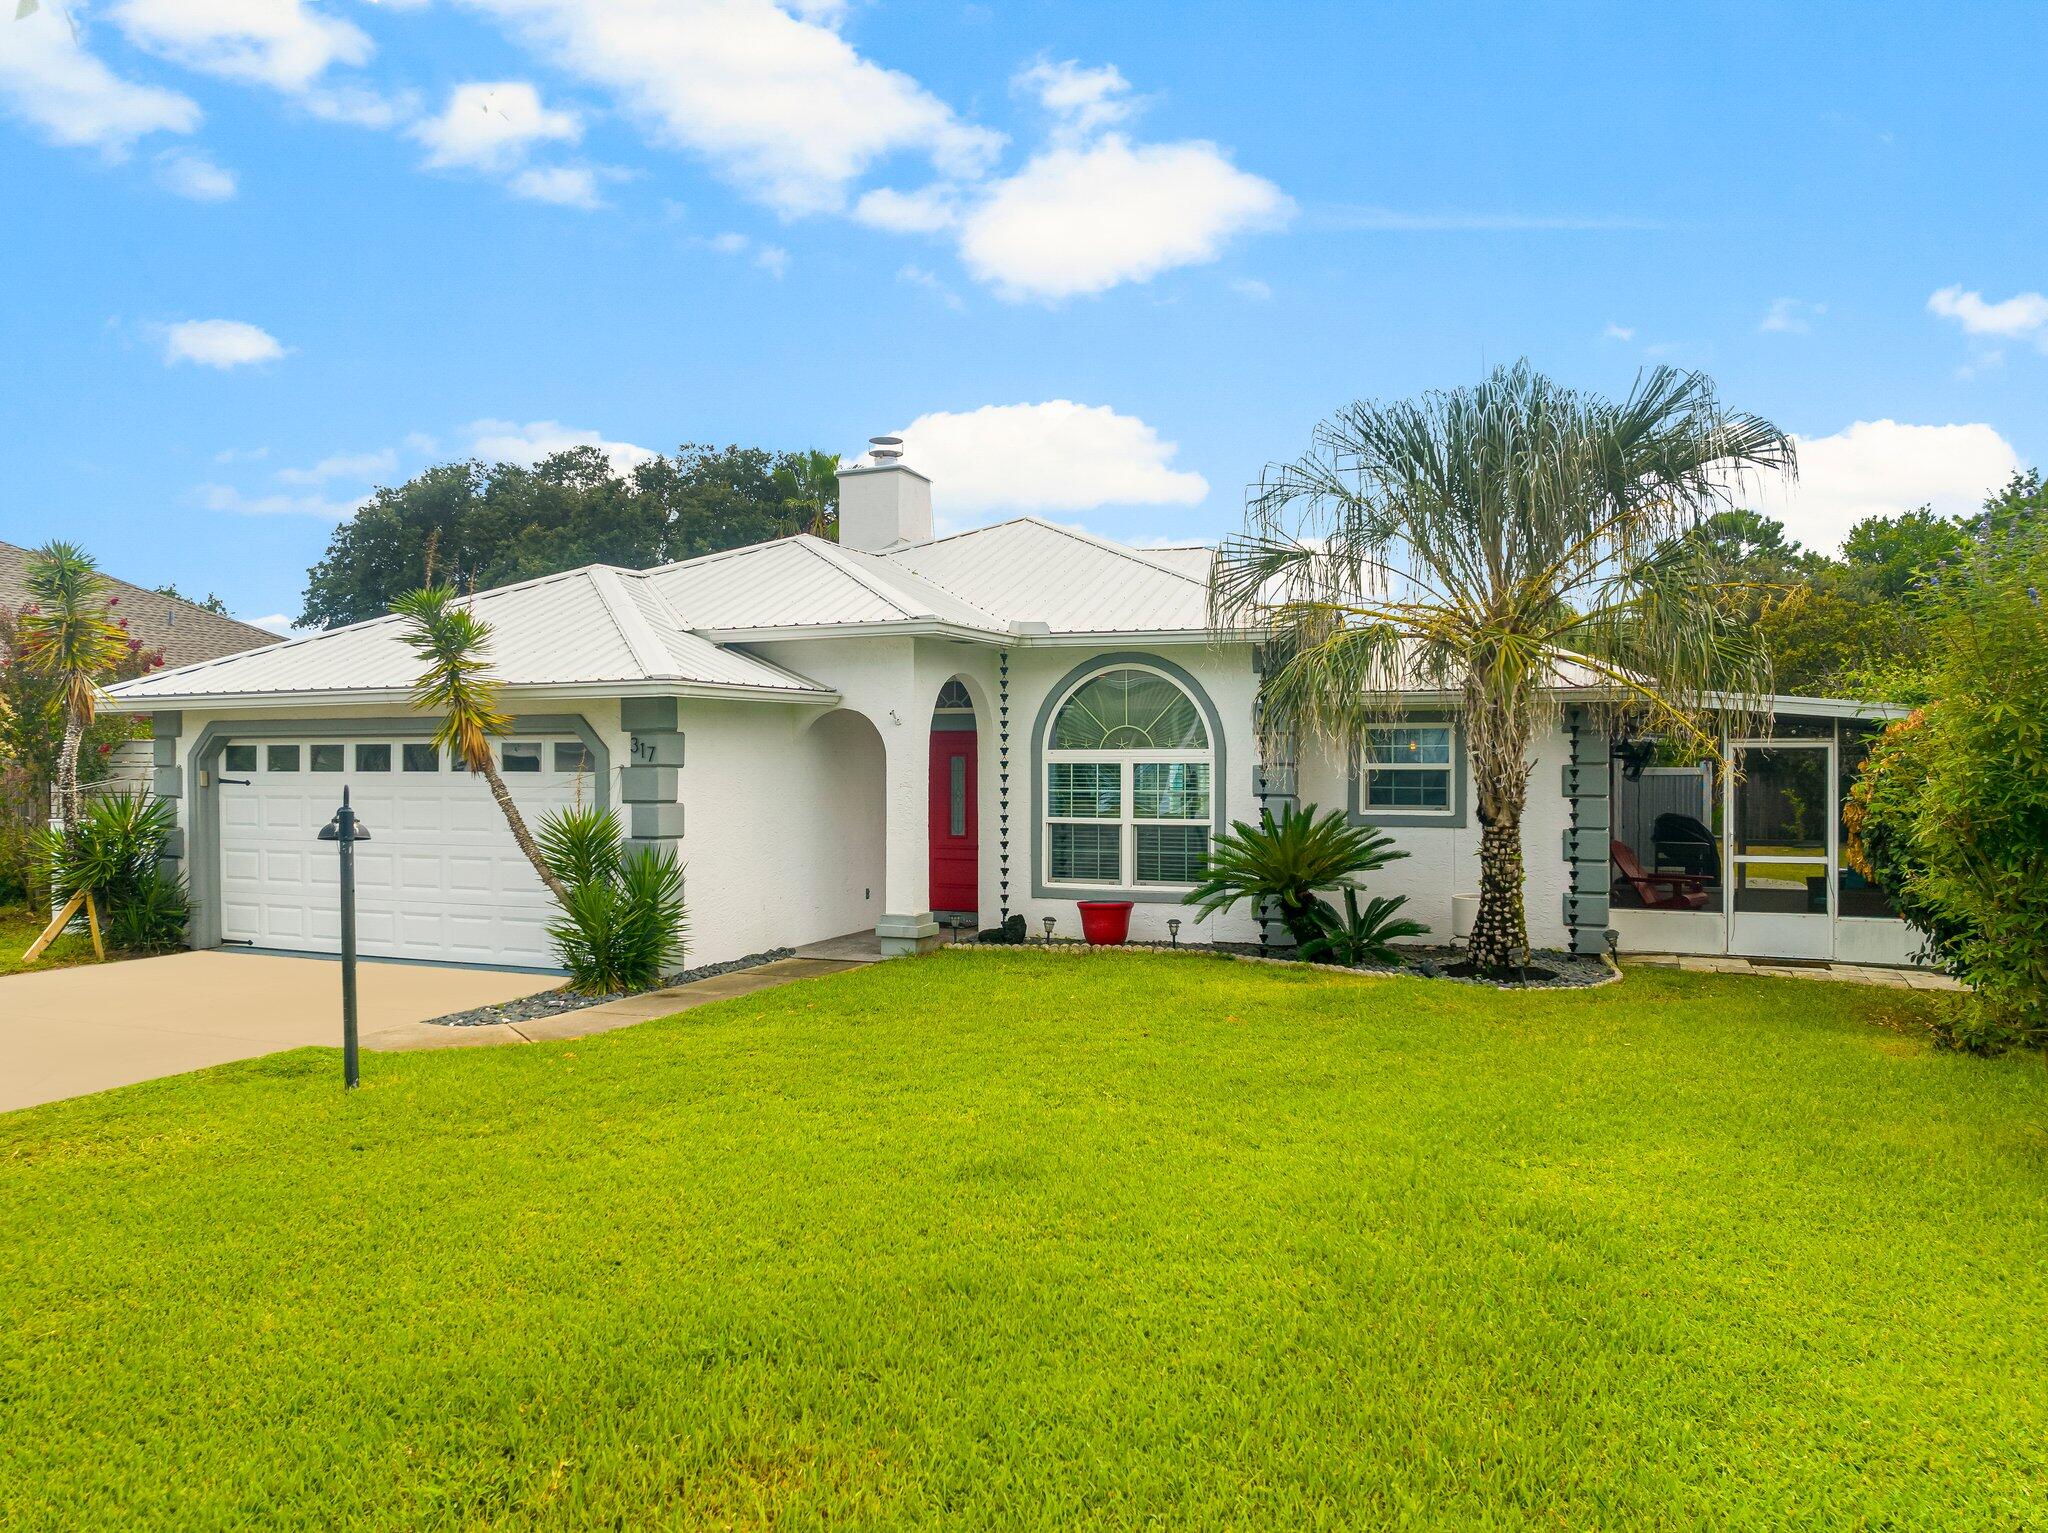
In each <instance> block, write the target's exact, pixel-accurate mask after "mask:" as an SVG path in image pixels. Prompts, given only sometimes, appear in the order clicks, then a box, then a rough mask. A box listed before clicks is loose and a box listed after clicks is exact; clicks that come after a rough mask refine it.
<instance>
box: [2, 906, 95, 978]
mask: <svg viewBox="0 0 2048 1533" xmlns="http://www.w3.org/2000/svg"><path fill="white" fill-rule="evenodd" d="M49 924H50V918H49V917H48V916H47V915H42V916H37V915H32V914H30V913H28V912H26V911H24V910H22V909H21V907H20V906H18V905H8V906H0V977H5V976H6V975H9V974H35V973H38V972H40V971H41V970H43V969H62V968H67V967H69V966H70V965H72V964H75V963H87V962H90V961H91V960H92V956H93V955H92V938H91V937H89V936H87V935H86V934H85V933H83V932H66V933H65V934H64V935H63V936H61V937H59V938H58V939H57V940H56V941H55V942H53V943H51V944H50V945H49V946H48V947H47V948H45V949H43V951H42V952H41V953H40V954H38V955H37V957H36V961H35V962H34V963H26V962H24V961H23V960H22V956H21V955H22V954H24V953H26V952H27V951H28V945H29V944H30V943H31V942H33V941H35V940H36V938H37V937H39V936H41V935H42V932H43V928H44V927H45V926H47V925H49Z"/></svg>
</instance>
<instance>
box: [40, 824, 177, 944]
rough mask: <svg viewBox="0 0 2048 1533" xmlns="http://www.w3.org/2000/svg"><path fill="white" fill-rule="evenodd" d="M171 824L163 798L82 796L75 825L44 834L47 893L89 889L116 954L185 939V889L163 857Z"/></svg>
mask: <svg viewBox="0 0 2048 1533" xmlns="http://www.w3.org/2000/svg"><path fill="white" fill-rule="evenodd" d="M176 829H177V814H176V811H175V810H174V808H173V807H172V805H171V802H170V801H169V800H168V799H161V798H153V797H151V796H149V795H147V794H143V793H107V794H99V795H96V796H94V797H91V798H88V799H87V800H86V802H85V811H84V813H83V814H82V815H80V817H79V820H78V823H77V824H76V825H74V826H71V827H69V828H68V829H67V830H66V831H65V832H64V833H63V834H62V835H58V834H56V833H54V832H45V834H44V838H43V848H44V853H45V856H46V858H47V877H48V881H49V887H50V890H51V892H52V894H53V896H54V897H55V898H56V899H58V900H60V901H61V900H67V899H69V898H70V897H71V896H72V895H73V894H76V893H77V892H78V891H79V890H81V889H85V890H88V891H90V892H91V894H92V897H93V902H94V904H96V905H97V906H98V907H99V909H100V911H101V913H102V915H103V917H104V918H105V919H106V921H107V935H108V939H109V940H110V941H111V942H112V943H113V945H114V946H115V947H117V948H119V949H121V950H122V951H124V952H131V953H157V952H165V951H168V950H170V949H172V948H175V947H181V946H183V944H184V941H185V920H186V916H187V914H188V908H189V907H188V901H187V899H186V894H185V886H184V882H183V880H182V879H180V878H179V877H178V875H177V872H176V870H175V869H174V868H172V867H171V866H170V865H169V864H168V863H167V862H166V861H165V858H164V848H165V846H166V845H168V844H169V842H170V839H171V836H172V834H173V833H174V832H175V831H176Z"/></svg>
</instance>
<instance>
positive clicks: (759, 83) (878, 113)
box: [469, 0, 1002, 214]
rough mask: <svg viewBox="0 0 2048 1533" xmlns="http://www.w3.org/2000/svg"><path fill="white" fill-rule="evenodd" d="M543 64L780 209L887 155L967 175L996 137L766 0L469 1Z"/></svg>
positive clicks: (835, 201)
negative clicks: (607, 95) (597, 91)
mask: <svg viewBox="0 0 2048 1533" xmlns="http://www.w3.org/2000/svg"><path fill="white" fill-rule="evenodd" d="M469 3H470V4H472V5H475V6H477V7H478V8H480V9H482V10H485V11H487V12H489V13H490V14H492V15H494V16H496V17H498V18H499V19H501V20H502V21H504V22H505V23H507V24H508V25H509V26H510V27H511V28H512V29H513V31H514V32H515V33H516V34H517V35H518V36H519V37H520V38H521V39H522V40H523V41H524V42H525V43H526V45H527V46H528V47H529V48H530V49H531V50H532V51H533V52H535V53H536V54H537V55H539V56H540V57H542V58H544V59H546V60H547V61H548V62H549V63H550V64H551V65H554V66H556V67H559V68H563V69H566V70H569V71H572V72H573V73H575V74H576V75H577V76H579V77H580V78H582V79H584V80H586V81H588V82H590V83H592V84H594V85H597V86H601V87H603V88H604V89H606V90H608V91H610V92H611V93H612V94H613V95H614V96H615V97H616V98H617V99H618V101H619V102H620V103H621V104H622V105H623V106H624V107H625V108H626V110H627V111H628V112H630V113H631V114H632V115H633V116H635V117H636V118H638V119H639V120H640V121H641V122H642V123H643V124H645V125H646V126H647V127H648V129H649V130H650V132H651V133H652V134H653V135H654V136H655V137H656V138H658V139H659V140H661V141H662V142H665V143H669V144H673V145H676V146H678V147H681V148H684V149H688V150H690V151H692V152H694V153H697V154H700V155H702V156H704V157H705V158H706V159H707V160H709V161H710V162H711V163H712V164H713V165H714V166H715V167H717V168H718V170H719V171H720V172H721V173H722V174H724V175H725V176H727V177H728V178H730V179H732V180H733V181H735V182H737V183H738V184H739V185H741V186H743V187H744V188H746V189H747V190H748V191H749V192H751V193H752V194H754V195H755V196H757V197H759V198H761V199H762V200H763V201H765V202H767V203H768V204H769V205H770V206H772V207H774V208H776V209H778V210H779V211H781V212H784V213H791V214H794V213H811V212H822V211H832V210H836V209H839V208H841V207H843V206H844V205H845V202H846V198H847V194H848V191H849V189H850V187H851V185H852V183H853V182H854V181H856V180H857V179H858V178H859V177H860V176H861V175H863V174H864V173H865V172H866V171H867V170H868V169H869V167H871V166H872V165H873V164H875V163H876V162H877V161H878V160H880V159H881V158H882V157H884V156H885V155H890V154H896V153H904V152H907V153H912V154H918V155H921V156H923V157H925V158H927V159H929V160H930V161H931V162H932V163H933V164H934V165H935V166H937V167H938V169H939V170H940V172H941V173H942V174H944V175H948V176H968V177H973V176H978V175H980V174H981V173H982V172H983V170H985V168H986V167H987V164H988V162H989V160H990V158H991V157H992V156H993V155H994V153H995V151H996V149H997V148H998V146H999V145H1000V144H1001V142H1002V140H1001V136H1000V135H998V134H994V133H991V132H989V131H987V130H986V129H983V128H977V127H974V126H972V125H970V124H967V123H963V122H961V121H960V120H959V119H958V118H957V117H956V116H955V115H954V113H953V111H952V109H951V108H950V107H948V106H947V105H946V104H945V103H944V102H943V101H940V100H939V99H938V98H937V97H936V96H933V95H932V94H931V93H930V92H929V91H927V90H925V89H924V87H922V86H921V85H919V84H918V83H917V82H916V81H915V80H913V79H911V78H910V76H908V75H905V74H902V73H899V72H898V71H896V70H892V69H885V68H883V67H882V66H881V65H879V64H876V63H874V62H873V61H872V60H870V59H867V58H864V57H862V56H861V54H860V53H859V52H857V51H856V50H855V49H854V47H853V46H852V45H851V44H850V43H848V42H847V41H846V40H845V39H844V38H842V37H841V36H840V35H839V34H838V33H837V32H835V31H833V30H832V29H831V27H830V26H827V25H822V24H820V21H821V20H827V21H829V20H831V19H833V18H834V17H835V16H836V14H837V10H838V7H837V6H836V5H832V6H816V5H814V6H811V7H808V8H807V9H808V13H809V17H810V18H813V19H806V18H805V17H800V16H794V15H791V14H790V13H789V12H787V11H785V10H782V9H780V8H779V7H777V6H775V5H773V4H771V3H769V0H469Z"/></svg>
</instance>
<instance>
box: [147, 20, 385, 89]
mask: <svg viewBox="0 0 2048 1533" xmlns="http://www.w3.org/2000/svg"><path fill="white" fill-rule="evenodd" d="M112 14H113V18H114V21H115V23H116V24H117V25H118V26H119V27H120V28H121V30H122V31H123V32H124V33H125V34H126V35H127V37H128V39H129V41H131V42H133V43H134V44H136V46H138V47H141V48H146V49H148V50H150V51H151V52H153V53H157V54H160V55H162V56H163V57H165V58H168V59H171V60H172V61H174V62H176V63H179V64H183V65H185V66H187V67H188V68H192V69H198V70H202V71H204V72H205V73H207V74H213V75H219V76H221V77H222V78H224V79H230V80H239V81H242V82H243V83H245V84H250V85H266V86H269V87H271V88H272V89H274V90H281V91H285V92H288V93H292V94H296V93H298V92H301V91H305V90H307V89H309V88H310V87H312V85H313V84H314V83H315V81H317V80H318V79H319V77H320V76H321V75H322V74H323V73H325V72H326V70H327V69H328V68H329V67H330V66H332V65H335V64H362V63H366V62H368V60H369V57H370V54H371V53H372V51H373V49H372V47H371V44H370V39H369V37H368V36H367V35H365V34H364V33H363V32H362V31H360V30H359V29H358V28H356V27H354V26H351V25H350V24H349V23H348V22H346V21H341V20H339V19H337V18H336V17H333V16H329V15H327V14H325V13H324V12H322V11H320V10H319V9H317V8H316V7H315V6H312V5H309V4H305V3H302V0H119V3H117V4H116V5H115V7H114V9H113V13H112Z"/></svg>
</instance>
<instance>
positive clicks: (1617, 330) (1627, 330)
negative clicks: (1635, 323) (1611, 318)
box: [1600, 323, 1636, 341]
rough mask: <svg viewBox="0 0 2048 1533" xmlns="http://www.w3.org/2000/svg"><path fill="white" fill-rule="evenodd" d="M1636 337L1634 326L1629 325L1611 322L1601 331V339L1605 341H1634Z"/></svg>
mask: <svg viewBox="0 0 2048 1533" xmlns="http://www.w3.org/2000/svg"><path fill="white" fill-rule="evenodd" d="M1635 338H1636V333H1635V330H1634V328H1633V327H1631V326H1628V325H1616V324H1611V323H1610V324H1609V325H1608V327H1607V328H1606V329H1605V330H1602V331H1601V332H1600V339H1601V340H1603V341H1632V340H1634V339H1635Z"/></svg>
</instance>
